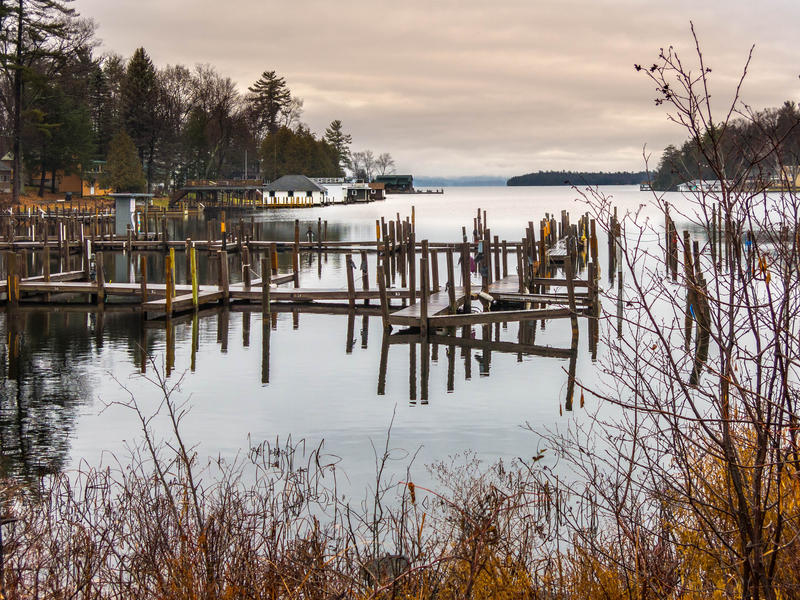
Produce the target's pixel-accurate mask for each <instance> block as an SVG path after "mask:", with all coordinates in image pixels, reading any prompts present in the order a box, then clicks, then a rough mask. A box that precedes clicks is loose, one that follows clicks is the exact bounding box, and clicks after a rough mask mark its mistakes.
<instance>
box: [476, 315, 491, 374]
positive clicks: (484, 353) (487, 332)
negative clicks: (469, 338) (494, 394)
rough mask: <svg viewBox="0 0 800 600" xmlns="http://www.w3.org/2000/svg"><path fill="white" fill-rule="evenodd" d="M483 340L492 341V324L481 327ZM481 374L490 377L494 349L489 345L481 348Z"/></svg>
mask: <svg viewBox="0 0 800 600" xmlns="http://www.w3.org/2000/svg"><path fill="white" fill-rule="evenodd" d="M481 340H482V341H484V342H491V341H492V327H491V325H488V324H487V325H484V326H483V327H481ZM479 361H480V367H481V368H480V376H481V377H488V376H489V372H490V369H491V366H492V351H491V350H490V349H489V346H487V345H484V346H483V347H482V348H481V356H480V359H479Z"/></svg>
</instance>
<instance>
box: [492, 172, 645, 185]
mask: <svg viewBox="0 0 800 600" xmlns="http://www.w3.org/2000/svg"><path fill="white" fill-rule="evenodd" d="M645 181H647V172H646V171H639V172H636V173H630V172H627V171H617V172H614V173H604V172H603V171H600V172H583V171H538V172H536V173H527V174H526V175H517V176H516V177H512V178H511V179H509V180H508V181H507V182H506V185H634V184H635V185H638V184H640V183H644V182H645Z"/></svg>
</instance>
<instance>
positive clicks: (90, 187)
mask: <svg viewBox="0 0 800 600" xmlns="http://www.w3.org/2000/svg"><path fill="white" fill-rule="evenodd" d="M105 166H106V161H104V160H93V161H91V163H90V164H89V168H88V169H86V170H80V172H78V173H66V172H65V171H64V170H63V169H58V170H56V172H55V173H53V172H48V171H45V173H44V189H45V191H51V190H55V192H57V193H59V194H72V195H73V196H76V197H94V196H107V195H108V194H110V193H111V192H112V191H113V190H112V189H111V188H104V187H102V185H100V179H101V178H102V176H103V171H104V170H105ZM79 169H80V167H79ZM53 178H55V182H53ZM27 179H28V181H27V185H28V186H29V187H30V188H38V187H39V185H40V184H41V182H42V173H41V171H31V172H30V173H28V177H27Z"/></svg>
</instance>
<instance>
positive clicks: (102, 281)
mask: <svg viewBox="0 0 800 600" xmlns="http://www.w3.org/2000/svg"><path fill="white" fill-rule="evenodd" d="M94 257H95V258H94V260H95V269H94V271H95V279H96V281H97V304H98V306H100V305H102V304H103V302H105V293H106V290H105V288H106V276H105V271H104V270H103V253H102V252H95V255H94Z"/></svg>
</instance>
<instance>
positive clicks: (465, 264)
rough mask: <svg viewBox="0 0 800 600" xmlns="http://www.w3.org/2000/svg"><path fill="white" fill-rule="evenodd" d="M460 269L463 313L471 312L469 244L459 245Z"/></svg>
mask: <svg viewBox="0 0 800 600" xmlns="http://www.w3.org/2000/svg"><path fill="white" fill-rule="evenodd" d="M461 267H462V269H463V270H464V312H465V313H469V312H472V273H471V271H470V270H469V242H464V243H463V244H462V245H461Z"/></svg>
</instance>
